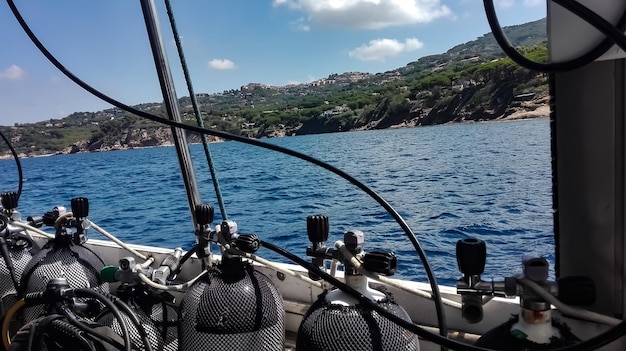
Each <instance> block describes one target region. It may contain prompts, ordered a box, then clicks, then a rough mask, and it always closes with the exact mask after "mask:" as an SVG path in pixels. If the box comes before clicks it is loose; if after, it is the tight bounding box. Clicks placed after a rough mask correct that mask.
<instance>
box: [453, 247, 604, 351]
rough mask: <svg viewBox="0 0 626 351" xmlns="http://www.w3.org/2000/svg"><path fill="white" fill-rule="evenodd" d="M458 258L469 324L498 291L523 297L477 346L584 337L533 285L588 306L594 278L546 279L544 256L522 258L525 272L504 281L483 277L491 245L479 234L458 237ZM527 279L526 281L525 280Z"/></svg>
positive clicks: (545, 343)
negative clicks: (514, 313)
mask: <svg viewBox="0 0 626 351" xmlns="http://www.w3.org/2000/svg"><path fill="white" fill-rule="evenodd" d="M456 254H457V263H458V267H459V270H460V271H461V273H463V277H461V278H460V279H459V280H458V281H457V293H459V294H460V295H461V296H462V309H461V315H462V317H463V318H465V319H466V320H467V321H469V322H470V323H478V322H480V321H481V320H482V317H483V315H482V312H483V304H484V303H486V302H487V301H489V299H491V298H492V297H494V296H499V297H513V296H519V298H520V314H519V315H518V316H514V317H513V318H511V319H510V320H509V321H507V322H505V323H503V324H501V325H500V326H498V327H496V328H494V329H492V330H490V331H488V332H487V333H485V334H483V335H482V336H481V337H480V338H479V339H478V341H477V342H476V346H480V347H485V348H489V349H494V350H530V349H532V350H534V349H541V350H550V349H555V348H559V347H562V346H567V345H573V344H575V343H576V342H579V341H580V340H579V339H578V338H577V337H576V336H575V335H574V334H572V332H571V331H570V329H569V327H567V326H566V325H565V324H564V323H561V322H560V321H558V320H557V319H555V318H553V317H552V311H551V305H550V303H549V302H548V301H546V300H545V299H543V298H542V297H541V295H542V294H539V293H537V292H536V291H535V290H533V289H531V288H530V285H531V284H532V285H534V286H536V287H537V288H538V289H542V290H544V291H545V292H548V293H550V294H552V295H554V296H555V297H558V298H559V299H560V300H561V302H563V303H565V304H569V305H576V306H588V305H591V304H593V302H594V300H595V287H594V284H593V281H591V279H589V278H587V277H566V278H561V279H558V280H557V281H556V282H550V281H548V272H549V264H548V261H547V260H546V259H545V258H543V257H534V258H529V259H525V260H523V273H522V275H518V276H511V277H506V278H505V279H504V281H493V280H492V281H484V280H482V279H481V277H480V275H481V274H482V273H483V270H484V268H485V262H486V255H487V249H486V244H485V242H484V241H482V240H479V239H475V238H466V239H463V240H459V241H458V242H457V246H456ZM524 282H527V283H526V284H524Z"/></svg>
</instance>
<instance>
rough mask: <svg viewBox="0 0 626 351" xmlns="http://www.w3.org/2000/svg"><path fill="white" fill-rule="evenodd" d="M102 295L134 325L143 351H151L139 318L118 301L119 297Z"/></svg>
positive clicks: (150, 345)
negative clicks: (142, 345)
mask: <svg viewBox="0 0 626 351" xmlns="http://www.w3.org/2000/svg"><path fill="white" fill-rule="evenodd" d="M102 295H103V296H104V297H106V298H107V299H109V300H111V301H112V302H113V303H114V304H115V305H116V306H117V307H118V308H120V309H121V310H122V312H124V313H126V315H127V316H128V318H130V320H131V322H133V324H134V325H135V328H137V330H138V331H139V334H141V338H142V339H143V340H142V341H143V344H144V347H145V351H152V344H150V339H149V338H148V333H147V332H146V328H144V327H143V324H142V323H141V321H140V320H139V317H138V316H137V314H136V313H135V311H133V310H132V309H131V308H130V306H128V305H127V304H126V303H125V302H124V301H122V299H120V298H119V297H117V296H115V295H113V294H108V293H103V294H102ZM163 340H165V339H163Z"/></svg>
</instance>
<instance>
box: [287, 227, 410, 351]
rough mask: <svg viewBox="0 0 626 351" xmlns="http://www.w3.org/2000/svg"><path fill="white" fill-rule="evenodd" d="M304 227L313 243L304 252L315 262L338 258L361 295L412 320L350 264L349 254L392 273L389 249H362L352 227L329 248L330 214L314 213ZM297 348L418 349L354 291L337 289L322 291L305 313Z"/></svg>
mask: <svg viewBox="0 0 626 351" xmlns="http://www.w3.org/2000/svg"><path fill="white" fill-rule="evenodd" d="M307 231H308V234H309V239H311V242H312V246H311V247H309V248H307V255H308V256H311V257H312V258H313V263H314V264H316V265H318V266H320V267H323V266H324V261H325V260H327V259H330V260H338V261H340V262H341V263H343V265H344V278H345V282H346V284H347V285H348V286H350V287H351V288H353V289H355V290H357V291H358V292H359V293H361V294H362V295H363V296H366V297H367V298H369V299H370V300H372V301H375V302H376V303H377V304H378V305H379V306H381V307H383V308H385V309H386V310H388V311H390V312H392V313H393V314H395V315H396V316H398V317H399V318H402V319H404V320H406V321H410V318H409V316H408V314H407V312H406V311H405V310H404V309H403V308H402V307H401V306H400V305H398V304H396V303H395V302H394V300H393V296H392V295H391V294H390V293H388V292H387V291H385V290H377V289H372V288H371V287H369V285H368V278H367V277H366V276H365V275H363V274H361V273H360V272H359V267H356V266H354V265H353V264H352V262H353V261H351V258H356V259H357V260H358V261H359V262H362V268H361V269H366V270H368V271H371V272H374V273H378V274H382V275H393V274H394V273H395V271H396V267H397V258H396V256H395V254H394V253H393V252H391V251H385V250H375V251H371V252H367V253H366V252H365V251H363V243H364V241H365V238H364V234H363V232H361V231H359V230H350V231H347V232H346V233H344V237H343V239H344V241H343V242H337V243H336V244H335V248H328V247H326V246H325V245H324V241H325V240H326V239H327V238H328V217H327V216H325V215H314V216H309V217H308V218H307ZM296 349H297V350H337V351H339V350H341V351H344V350H348V351H349V350H355V351H356V350H359V351H362V350H386V351H387V350H388V351H391V350H419V341H418V338H417V335H415V334H413V333H410V332H407V331H406V330H405V329H404V328H402V327H400V326H398V325H397V324H395V323H393V322H391V321H390V320H389V319H387V318H385V317H382V316H381V315H379V314H378V313H376V312H374V311H373V310H372V309H371V308H370V307H368V306H364V305H362V304H360V303H359V301H358V300H357V299H356V298H354V297H353V296H352V295H350V294H347V293H345V292H343V291H341V290H339V289H336V288H335V289H332V290H330V291H325V292H323V293H322V294H320V295H319V297H318V299H317V301H315V302H314V303H313V304H312V305H311V307H310V308H309V310H308V311H307V312H306V314H305V315H304V317H303V319H302V322H301V324H300V327H299V329H298V337H297V340H296Z"/></svg>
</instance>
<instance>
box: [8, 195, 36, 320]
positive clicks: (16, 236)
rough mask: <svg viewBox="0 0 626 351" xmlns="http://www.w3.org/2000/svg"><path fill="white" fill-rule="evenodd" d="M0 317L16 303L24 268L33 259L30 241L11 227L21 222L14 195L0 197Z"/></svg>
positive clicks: (18, 228) (19, 229)
mask: <svg viewBox="0 0 626 351" xmlns="http://www.w3.org/2000/svg"><path fill="white" fill-rule="evenodd" d="M0 200H1V201H0V203H1V204H2V208H0V253H1V254H2V258H3V260H2V263H0V314H1V315H2V316H4V315H5V314H6V312H7V310H8V309H9V307H11V306H12V305H13V304H14V303H15V301H17V289H18V286H19V282H20V278H21V277H22V272H23V271H24V268H25V267H26V265H27V264H28V262H29V261H30V259H31V258H32V254H31V249H32V247H33V242H32V241H31V240H30V239H29V238H28V237H26V236H25V235H23V234H22V233H23V229H22V228H20V227H16V226H14V225H12V223H13V222H15V221H20V220H21V215H20V213H19V212H18V211H17V203H18V197H17V193H15V192H6V193H3V194H1V195H0Z"/></svg>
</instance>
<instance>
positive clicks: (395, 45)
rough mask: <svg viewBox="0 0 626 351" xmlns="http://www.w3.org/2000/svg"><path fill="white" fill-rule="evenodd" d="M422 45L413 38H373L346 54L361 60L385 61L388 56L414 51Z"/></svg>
mask: <svg viewBox="0 0 626 351" xmlns="http://www.w3.org/2000/svg"><path fill="white" fill-rule="evenodd" d="M423 46H424V44H423V43H422V42H421V41H419V40H417V39H415V38H408V39H406V40H405V41H404V43H403V42H400V41H397V40H395V39H374V40H370V42H369V43H368V44H366V45H361V46H359V47H358V48H356V49H354V50H351V51H350V52H348V55H349V56H350V57H354V58H356V59H357V60H361V61H385V58H386V57H388V56H397V55H399V54H401V53H403V52H410V51H415V50H418V49H421V48H422V47H423Z"/></svg>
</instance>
